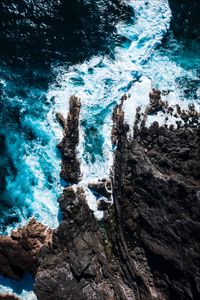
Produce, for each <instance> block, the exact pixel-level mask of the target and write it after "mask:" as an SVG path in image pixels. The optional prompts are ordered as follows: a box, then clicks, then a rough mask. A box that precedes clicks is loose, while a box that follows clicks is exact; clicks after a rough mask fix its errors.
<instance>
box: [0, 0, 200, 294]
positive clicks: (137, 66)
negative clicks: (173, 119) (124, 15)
mask: <svg viewBox="0 0 200 300" xmlns="http://www.w3.org/2000/svg"><path fill="white" fill-rule="evenodd" d="M127 3H128V5H130V6H131V7H132V8H133V10H134V12H135V15H134V16H133V17H132V20H130V21H129V23H124V22H121V23H118V24H117V33H118V34H119V35H121V36H122V37H123V39H122V40H123V42H121V43H120V44H119V45H118V46H117V47H116V48H115V49H114V52H112V56H111V55H110V56H109V55H104V56H103V55H97V56H93V57H92V58H91V59H89V60H85V61H84V62H83V63H81V64H76V65H73V66H70V67H69V66H65V65H62V66H54V65H52V68H51V73H52V78H53V79H52V80H51V83H49V82H48V83H47V82H46V80H44V78H45V76H46V74H45V73H44V74H43V71H40V70H36V71H35V72H31V75H30V74H29V75H28V74H27V73H25V74H24V75H23V76H22V74H18V72H17V71H15V72H14V73H13V70H12V71H11V70H8V69H3V68H2V71H1V74H0V75H1V100H2V102H1V103H2V111H1V123H2V124H3V126H2V127H1V129H0V137H1V139H2V145H4V146H3V148H2V150H1V151H2V152H3V153H6V154H7V158H6V168H5V159H4V160H1V161H0V165H1V168H2V169H3V168H4V169H5V171H4V172H7V173H6V180H5V182H3V179H2V192H1V211H2V219H1V228H0V229H1V232H2V233H9V232H10V230H11V229H12V228H15V227H17V226H19V224H23V223H24V222H26V221H27V219H28V218H30V217H32V216H35V217H36V218H37V219H38V220H40V221H42V222H43V223H45V224H47V225H50V226H51V227H54V228H55V227H56V226H57V225H58V223H59V218H58V216H59V208H58V203H57V198H58V196H59V194H60V193H61V192H62V186H61V184H60V178H59V172H60V157H59V153H58V152H57V149H56V144H57V143H58V142H59V141H60V140H61V138H62V130H61V128H60V127H59V125H58V123H57V122H56V118H55V114H56V112H61V113H63V115H64V116H67V112H68V100H69V97H70V96H71V95H73V94H75V95H77V96H78V97H80V98H81V103H82V109H81V122H80V136H81V137H80V145H79V147H78V155H79V157H80V160H81V172H82V177H83V180H82V182H81V184H83V185H84V184H87V183H88V182H90V181H94V180H97V179H101V178H105V177H108V176H109V174H110V168H111V166H112V159H113V147H112V144H111V139H110V134H111V126H112V120H111V118H112V111H113V108H114V106H115V105H116V103H118V102H119V101H120V98H121V96H122V95H123V94H124V93H125V92H129V90H130V88H131V91H133V93H135V94H134V97H135V99H136V98H139V100H140V102H141V104H142V103H144V105H145V104H146V103H147V102H148V97H147V96H146V95H148V91H149V90H150V89H151V87H157V88H160V89H163V90H170V95H171V96H170V97H171V99H172V101H173V102H174V103H175V102H176V101H180V99H181V101H183V103H185V102H186V103H189V102H191V101H192V102H195V103H196V104H198V103H199V95H200V86H199V75H200V71H199V62H200V61H199V60H200V59H199V48H198V47H199V45H198V44H195V43H194V44H193V45H190V46H189V45H188V46H187V45H186V46H185V45H184V46H183V45H182V44H181V43H179V42H178V41H177V40H176V39H175V38H174V37H173V35H170V34H169V35H168V37H167V38H166V34H167V33H169V27H170V20H171V11H170V8H169V5H168V2H167V1H166V0H151V1H143V0H140V1H134V0H130V1H127ZM164 38H165V39H166V41H165V42H164V40H163V39H164ZM27 76H30V80H29V81H28V82H29V83H27ZM138 83H139V85H140V88H139V89H137V86H138ZM133 101H134V99H133ZM131 105H132V104H131ZM132 106H134V103H133V105H132ZM128 118H129V119H131V118H133V115H132V113H131V114H130V115H129V116H128ZM128 118H127V122H129V120H128ZM130 123H131V120H130ZM4 169H3V170H4ZM0 178H1V177H0ZM88 195H89V194H88ZM91 198H92V201H93V204H94V201H95V199H94V195H91ZM25 282H26V280H25V279H24V280H23V281H22V282H21V283H19V286H20V284H21V287H23V288H22V289H21V290H20V289H18V288H17V287H16V286H15V284H13V283H12V282H10V281H5V280H4V279H3V278H0V290H2V291H6V289H7V290H8V291H12V290H13V291H15V292H16V294H18V295H21V296H22V298H23V299H35V298H34V297H35V296H34V294H32V293H31V290H32V288H30V284H29V285H28V286H29V288H25V286H26V284H25ZM27 282H29V280H27ZM7 287H9V288H7Z"/></svg>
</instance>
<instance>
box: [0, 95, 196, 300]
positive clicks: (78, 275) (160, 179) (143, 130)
mask: <svg viewBox="0 0 200 300" xmlns="http://www.w3.org/2000/svg"><path fill="white" fill-rule="evenodd" d="M126 99H127V97H126V96H124V97H122V101H121V104H119V105H118V106H116V108H115V110H114V112H113V130H112V141H113V144H114V145H115V146H116V150H115V156H114V164H113V169H112V172H111V177H110V179H104V180H99V181H98V182H96V183H91V184H89V188H90V189H92V190H94V191H95V192H96V193H99V194H101V195H103V196H104V197H105V198H106V197H107V199H108V198H109V197H112V201H113V205H112V206H111V205H106V206H105V205H103V206H104V207H103V208H102V209H103V210H104V219H103V220H101V221H97V220H96V219H95V217H94V214H93V212H92V211H91V210H90V208H89V207H88V204H87V203H88V199H87V196H86V195H87V194H86V193H85V190H84V186H81V185H80V184H79V185H72V186H68V187H66V188H65V189H64V191H63V194H62V196H61V197H60V199H59V203H60V208H61V211H62V215H63V220H62V222H61V223H60V226H59V227H58V228H57V229H56V230H54V231H53V237H52V239H50V243H49V238H47V241H46V237H44V236H43V233H44V232H43V231H42V236H43V240H42V241H43V242H41V240H40V234H39V237H38V234H36V233H35V235H36V237H37V242H32V240H31V243H30V235H29V234H28V235H27V232H29V230H27V229H26V230H25V232H26V234H25V237H26V238H25V239H24V238H22V241H23V243H22V242H21V236H22V237H23V234H22V232H23V229H22V230H21V231H19V232H20V234H19V233H18V231H16V232H12V235H11V237H3V238H2V239H3V241H4V238H5V241H6V243H8V244H9V251H12V249H13V248H12V246H11V247H10V245H17V246H16V247H15V249H16V250H17V251H18V249H20V251H21V249H23V251H25V250H24V248H25V249H29V250H30V251H29V252H28V256H27V257H26V258H27V260H25V261H24V260H21V261H20V264H18V263H17V264H14V265H13V266H14V268H12V264H11V263H10V261H9V263H8V262H7V261H6V262H7V265H6V264H5V257H4V256H5V249H7V247H5V245H7V244H6V243H5V241H4V242H3V246H2V247H1V248H0V250H1V251H0V253H3V254H4V256H3V258H4V265H6V270H7V274H6V275H7V276H11V277H13V278H19V277H20V274H21V273H19V270H20V272H21V271H23V270H29V271H31V272H32V273H36V276H35V293H36V295H37V297H38V300H43V299H45V300H54V299H56V300H64V299H72V300H77V299H83V300H87V299H91V300H93V299H102V300H104V299H105V300H107V299H110V300H114V299H122V300H134V299H135V300H146V299H148V300H151V299H152V300H154V299H157V300H163V299H164V300H173V299H176V300H179V299H180V300H186V299H191V300H197V299H199V298H200V277H199V274H200V251H199V249H200V235H199V233H200V221H199V220H200V168H199V157H200V155H199V154H200V131H199V130H200V129H199V114H198V113H197V112H195V109H193V113H194V115H195V116H196V117H195V120H194V121H193V123H190V124H189V123H187V126H185V125H186V124H184V125H183V126H177V127H176V128H175V127H174V126H167V125H163V126H159V124H158V123H157V122H154V123H153V124H152V125H151V126H149V127H148V128H147V127H146V126H145V122H135V125H134V138H130V135H129V134H128V132H129V126H128V125H127V124H125V123H124V112H123V102H124V101H126ZM161 101H162V100H161V97H160V93H159V92H158V91H156V90H154V91H152V92H151V93H150V104H149V106H148V107H147V109H146V114H147V115H148V114H156V113H157V111H158V110H157V108H156V106H159V109H160V104H162V103H161ZM165 105H166V103H165ZM152 106H153V109H152ZM80 109H81V105H80V100H79V99H77V98H76V97H72V98H71V99H70V109H69V114H68V118H67V120H65V119H64V118H63V116H62V115H60V114H59V115H57V118H58V120H59V122H60V124H61V126H62V127H63V131H64V138H63V140H62V142H61V143H60V144H59V148H60V149H61V153H62V173H61V174H62V176H63V178H64V179H65V180H67V181H69V182H72V183H77V182H79V180H80V177H79V175H80V166H79V162H78V160H77V153H76V147H77V145H78V142H79V133H78V131H79V130H78V127H79V114H80ZM165 109H166V108H165ZM167 109H169V107H168V106H167ZM189 111H190V110H189ZM189 111H188V112H186V114H188V113H190V112H189ZM137 113H138V111H137ZM180 114H181V110H180ZM136 119H137V117H136ZM73 167H74V169H72V168H73ZM111 190H112V195H110V191H111ZM34 222H35V221H33V225H34V224H35V223H34ZM35 226H36V225H35ZM27 227H28V226H27ZM33 227H34V226H33ZM42 228H43V229H44V230H45V232H46V230H47V229H46V227H42ZM43 229H42V230H43ZM35 230H36V229H34V231H35ZM36 232H37V230H36ZM39 232H40V231H39ZM40 233H41V232H40ZM35 235H34V238H35ZM19 236H20V238H19ZM31 237H32V235H31ZM38 239H39V241H40V243H39V244H38ZM51 241H52V243H51ZM13 243H14V244H13ZM16 243H17V244H16ZM42 244H43V246H42ZM0 245H1V240H0ZM18 245H19V246H18ZM29 245H31V246H30V247H29ZM34 245H35V246H34ZM41 246H42V247H41ZM19 247H20V248H19ZM27 247H29V248H27ZM9 251H8V252H7V253H6V258H7V257H9V256H7V255H8V253H10V252H9ZM23 251H21V252H22V253H24V252H23ZM1 255H2V254H1ZM19 257H20V256H19ZM23 259H24V258H23ZM11 262H12V261H11ZM12 263H13V262H12ZM8 266H11V268H10V269H9V267H8ZM22 266H23V267H22ZM16 270H17V272H16ZM8 271H9V272H8ZM3 274H5V273H3ZM16 274H17V275H16Z"/></svg>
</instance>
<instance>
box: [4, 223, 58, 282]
mask: <svg viewBox="0 0 200 300" xmlns="http://www.w3.org/2000/svg"><path fill="white" fill-rule="evenodd" d="M51 238H52V230H51V229H50V228H49V227H47V226H45V225H42V224H41V223H39V222H36V220H35V219H34V218H33V219H31V220H30V222H29V223H28V224H27V225H26V226H24V227H22V228H19V229H18V230H13V231H12V232H11V235H10V236H0V274H2V275H5V276H9V277H11V278H13V279H20V278H21V277H22V276H23V274H24V272H31V273H32V274H35V272H36V267H37V255H38V253H39V251H40V249H41V247H42V246H43V245H47V244H50V243H51Z"/></svg>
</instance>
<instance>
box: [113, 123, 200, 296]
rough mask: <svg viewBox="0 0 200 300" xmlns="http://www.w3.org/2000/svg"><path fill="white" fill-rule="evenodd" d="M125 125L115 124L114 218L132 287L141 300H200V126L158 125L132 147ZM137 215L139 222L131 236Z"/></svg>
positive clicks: (143, 131) (146, 130)
mask: <svg viewBox="0 0 200 300" xmlns="http://www.w3.org/2000/svg"><path fill="white" fill-rule="evenodd" d="M198 122H199V120H198ZM122 123H123V122H122V120H120V123H118V124H117V123H116V124H114V126H115V131H116V132H117V133H118V136H117V138H116V140H117V149H116V154H115V165H114V170H113V172H114V179H113V189H114V190H113V195H114V205H115V216H114V217H113V218H115V219H116V220H117V228H116V229H115V231H116V237H115V238H114V241H115V245H117V247H118V253H120V255H119V254H118V257H120V258H121V267H122V269H123V270H126V272H124V274H125V276H126V278H127V281H128V282H129V284H130V283H131V282H132V284H134V282H135V283H136V284H137V287H138V289H139V295H138V297H137V298H136V299H150V297H153V296H154V297H155V299H167V300H171V299H176V300H179V299H180V300H184V299H191V300H192V299H200V285H199V282H200V277H199V274H200V252H199V248H200V235H199V232H200V221H199V220H200V202H199V198H198V195H199V191H200V181H199V179H200V168H199V153H200V139H199V129H198V125H197V126H196V127H191V128H187V129H181V128H180V129H174V128H172V127H170V128H166V127H159V125H158V123H155V122H154V124H152V126H150V127H149V128H146V127H143V128H140V130H138V131H137V134H136V136H135V140H132V141H130V140H127V139H126V128H125V126H124V127H123V124H122ZM118 126H119V127H120V129H119V130H118ZM186 145H187V147H185V146H186ZM146 146H148V147H147V148H146ZM122 153H123V155H122ZM191 156H192V157H191ZM130 158H131V160H130ZM152 158H153V160H152ZM191 158H193V159H194V161H193V162H192V161H191ZM188 159H189V160H188ZM164 160H165V161H164ZM131 161H132V162H133V164H130V162H131ZM195 161H196V165H197V169H196V170H195V172H194V170H193V169H192V166H194V164H195V163H194V162H195ZM190 164H191V167H189V165H190ZM130 168H131V169H130ZM127 175H128V181H127V180H124V179H125V178H127ZM127 190H128V191H131V192H130V193H129V197H127ZM125 203H126V207H128V210H127V209H126V207H125V206H124V205H125ZM135 209H137V212H138V217H137V219H136V220H137V221H136V222H135V223H134V224H135V225H136V228H134V233H133V234H131V226H132V224H133V219H134V213H135ZM116 241H118V243H117V242H116ZM122 241H123V242H122ZM122 245H123V246H122ZM138 249H142V251H143V254H142V255H141V254H139V252H138ZM129 255H130V257H129ZM140 256H141V257H140ZM125 258H126V259H125ZM143 258H144V260H143ZM143 261H144V262H143ZM132 271H134V273H135V278H134V276H132ZM141 283H142V284H141ZM144 293H146V295H145V297H146V298H145V297H144Z"/></svg>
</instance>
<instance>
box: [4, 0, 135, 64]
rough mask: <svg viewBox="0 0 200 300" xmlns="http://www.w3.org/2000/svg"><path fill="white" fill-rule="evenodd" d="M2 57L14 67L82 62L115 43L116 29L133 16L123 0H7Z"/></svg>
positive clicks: (5, 2) (5, 4)
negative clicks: (55, 62)
mask: <svg viewBox="0 0 200 300" xmlns="http://www.w3.org/2000/svg"><path fill="white" fill-rule="evenodd" d="M0 11H1V20H2V21H1V25H0V31H1V34H2V37H1V40H0V46H1V55H2V56H3V57H4V59H5V60H7V59H9V61H12V64H13V63H22V62H23V61H27V60H28V61H32V60H33V59H36V62H35V63H37V62H40V63H41V61H42V62H46V63H47V62H49V60H50V61H52V60H53V61H55V59H61V58H63V57H64V58H65V59H66V60H67V61H69V62H73V61H78V60H80V59H83V58H85V57H86V56H88V55H89V54H94V53H96V52H97V51H98V50H104V51H105V50H106V48H107V45H108V42H109V45H110V44H111V43H112V41H114V40H115V38H116V37H115V34H114V32H115V27H114V25H115V24H116V22H118V21H119V20H120V19H126V18H128V16H129V15H130V13H131V12H130V9H128V6H126V5H125V4H122V3H121V0H114V1H106V2H105V1H102V0H98V1H83V0H81V1H79V0H73V1H67V0H50V1H45V0H35V1H32V0H22V1H19V0H15V1H8V0H3V1H1V3H0Z"/></svg>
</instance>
